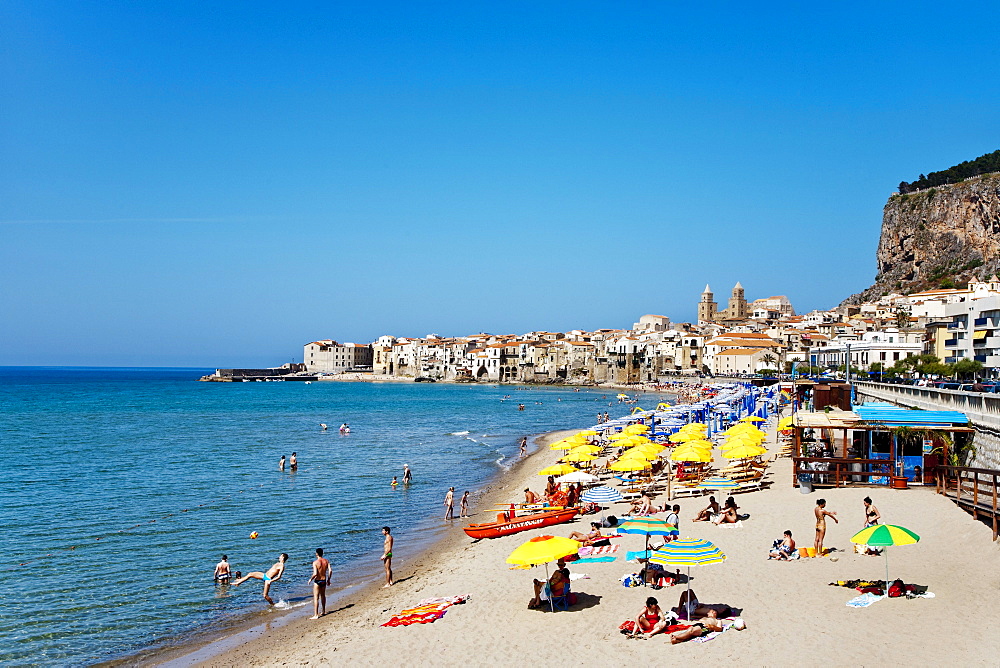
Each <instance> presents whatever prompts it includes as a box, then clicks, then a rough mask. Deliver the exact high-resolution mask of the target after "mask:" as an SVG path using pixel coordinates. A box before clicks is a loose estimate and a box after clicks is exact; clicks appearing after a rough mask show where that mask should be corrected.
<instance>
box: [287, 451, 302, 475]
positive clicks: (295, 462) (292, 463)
mask: <svg viewBox="0 0 1000 668" xmlns="http://www.w3.org/2000/svg"><path fill="white" fill-rule="evenodd" d="M288 467H289V468H290V469H292V470H293V471H297V470H298V468H299V460H298V458H297V457H296V456H295V453H294V452H293V453H292V458H291V459H289V460H288Z"/></svg>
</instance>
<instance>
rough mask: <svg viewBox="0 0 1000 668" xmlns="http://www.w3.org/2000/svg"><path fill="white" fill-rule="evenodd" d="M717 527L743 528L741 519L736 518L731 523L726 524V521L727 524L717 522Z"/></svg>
mask: <svg viewBox="0 0 1000 668" xmlns="http://www.w3.org/2000/svg"><path fill="white" fill-rule="evenodd" d="M718 527H719V528H720V529H742V528H743V520H736V522H735V523H733V524H728V523H727V524H719V525H718Z"/></svg>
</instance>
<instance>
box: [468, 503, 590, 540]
mask: <svg viewBox="0 0 1000 668" xmlns="http://www.w3.org/2000/svg"><path fill="white" fill-rule="evenodd" d="M577 512H578V510H577V509H576V508H561V509H559V510H548V511H545V512H543V513H535V514H533V515H524V516H523V517H514V518H511V519H510V520H508V519H507V513H500V514H499V515H498V516H497V521H496V522H487V523H486V524H470V525H469V526H467V527H465V528H464V529H463V530H464V531H465V533H467V534H468V535H469V536H471V537H472V538H499V537H500V536H509V535H511V534H512V533H517V532H519V531H527V530H528V529H537V528H539V527H547V526H552V525H553V524H562V523H563V522H569V521H570V520H571V519H573V518H574V517H576V514H577Z"/></svg>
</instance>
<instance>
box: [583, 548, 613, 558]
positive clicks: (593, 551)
mask: <svg viewBox="0 0 1000 668" xmlns="http://www.w3.org/2000/svg"><path fill="white" fill-rule="evenodd" d="M619 547H621V546H620V545H601V546H600V547H592V548H590V554H588V555H587V556H589V557H602V556H605V555H608V554H614V553H615V552H617V551H618V548H619ZM580 549H583V548H580Z"/></svg>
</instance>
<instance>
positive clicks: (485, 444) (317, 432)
mask: <svg viewBox="0 0 1000 668" xmlns="http://www.w3.org/2000/svg"><path fill="white" fill-rule="evenodd" d="M210 371H211V370H210V369H96V368H95V369H91V368H28V367H6V368H2V367H0V470H2V472H3V473H2V475H0V500H2V503H0V568H2V570H3V572H4V574H5V575H4V578H3V584H2V586H0V663H2V664H15V665H23V664H41V665H82V664H91V663H95V662H99V661H106V660H113V659H121V658H127V657H129V656H134V655H135V654H137V653H139V652H146V651H150V650H155V649H156V648H158V647H170V646H175V645H178V644H184V643H186V642H189V641H191V640H192V639H193V638H195V637H198V636H199V634H204V633H205V632H206V630H210V629H216V630H217V629H219V628H222V627H224V626H226V625H230V624H232V623H233V622H234V620H241V619H246V618H247V616H249V617H250V618H253V617H254V616H258V617H260V618H266V616H267V615H273V614H274V613H273V612H268V611H267V605H266V603H264V601H263V600H262V599H261V595H260V593H261V586H260V583H259V582H257V581H253V580H251V581H249V582H248V583H247V584H246V585H244V586H242V587H240V588H238V589H236V588H231V587H228V588H223V587H217V586H215V585H214V584H213V582H212V570H213V568H214V566H215V563H216V562H217V561H218V560H219V557H220V556H221V555H222V554H223V553H227V554H228V555H229V561H230V563H231V564H232V566H233V569H234V570H241V571H243V572H244V573H246V572H249V571H252V570H265V569H266V568H267V567H268V566H270V565H271V564H272V563H274V561H275V560H276V558H277V555H278V554H279V553H280V552H287V553H288V554H289V555H291V558H290V559H289V564H288V569H287V571H286V575H285V578H284V579H283V580H281V581H279V582H278V583H276V584H275V586H274V587H272V597H274V599H275V600H276V601H279V599H280V601H279V607H282V608H285V607H288V606H292V607H294V606H299V605H303V604H305V602H306V600H307V596H308V592H309V589H308V587H307V584H306V580H307V578H308V577H309V572H310V571H309V564H310V562H311V559H312V553H313V550H314V549H315V548H316V547H323V548H325V550H326V554H327V556H328V557H330V559H331V561H332V562H333V564H334V566H335V568H336V570H337V578H336V579H335V583H336V584H338V585H339V586H344V585H346V584H349V583H351V582H358V581H363V580H367V579H377V578H378V577H379V573H380V563H379V561H378V557H379V555H380V554H381V552H380V550H381V544H382V536H381V533H380V528H381V527H382V526H383V525H385V524H388V525H390V526H392V527H393V533H394V534H395V535H396V536H397V539H396V541H397V548H396V550H395V552H396V566H397V568H398V569H400V570H402V571H405V569H406V561H407V557H408V555H412V554H414V553H415V552H416V550H417V549H419V548H421V547H423V546H425V545H427V544H428V542H429V541H430V540H433V539H434V538H435V537H437V536H439V535H441V532H442V531H448V530H451V531H458V530H459V527H460V526H461V523H460V522H459V521H456V522H455V523H454V524H453V525H452V528H450V529H449V528H448V527H447V526H446V523H445V522H444V521H443V520H442V519H441V518H442V515H443V507H442V505H441V501H442V499H443V497H444V493H445V491H446V490H447V488H448V487H449V486H454V487H455V488H456V490H457V491H458V492H461V491H463V490H465V489H469V490H471V491H473V493H475V491H476V490H477V489H479V488H481V487H483V486H484V485H485V484H486V483H487V482H488V481H489V480H490V479H491V478H492V477H494V476H495V475H497V473H499V472H500V471H502V470H503V468H504V466H505V465H507V464H509V463H510V462H511V461H512V460H513V459H514V458H515V457H516V456H517V441H518V439H519V438H520V437H521V436H523V435H530V434H537V433H541V432H545V431H551V430H555V429H577V428H584V427H587V426H590V425H592V424H593V423H594V421H595V416H596V414H597V413H598V411H609V412H611V414H612V416H615V415H620V414H623V413H624V412H625V410H624V409H625V407H624V406H621V405H619V404H617V403H616V404H614V406H612V407H609V405H608V403H609V402H610V401H614V395H615V393H614V392H611V393H608V392H607V391H604V392H602V391H597V390H586V389H585V390H581V391H574V390H573V389H572V388H530V389H519V388H517V387H515V386H486V385H471V386H465V385H447V384H415V383H340V382H315V383H312V384H309V385H306V384H304V383H300V382H273V383H199V382H197V378H199V377H200V376H201V375H203V374H204V373H208V372H210ZM505 395H510V399H507V400H504V399H503V398H504V396H505ZM602 397H606V398H603V399H602ZM518 403H523V404H525V410H524V411H519V410H518V409H517V404H518ZM645 403H648V404H649V406H646V405H645ZM654 404H655V399H653V398H652V397H651V398H650V400H649V401H647V402H640V405H642V406H643V407H644V408H647V407H652V406H653V405H654ZM321 422H325V423H327V424H329V425H330V429H329V431H322V430H321V428H320V426H319V424H320V423H321ZM342 422H348V423H350V425H351V428H352V433H351V434H349V435H347V436H342V435H340V434H339V433H338V432H337V427H338V426H339V425H340V424H341V423H342ZM293 451H296V452H297V453H298V459H299V468H298V471H296V472H294V473H292V472H290V471H288V470H286V471H285V472H284V473H282V472H280V471H278V459H279V458H280V456H281V455H282V454H284V455H286V456H288V455H291V453H292V452H293ZM404 463H406V464H409V465H410V467H411V469H412V470H413V476H414V484H413V485H412V486H411V487H410V488H408V489H404V488H402V486H400V487H399V488H397V489H393V488H392V487H391V486H390V481H391V479H392V476H393V475H397V476H400V477H401V475H402V470H403V464H404ZM252 531H256V532H258V534H259V537H258V538H257V539H256V540H251V539H250V538H249V534H250V532H252Z"/></svg>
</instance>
